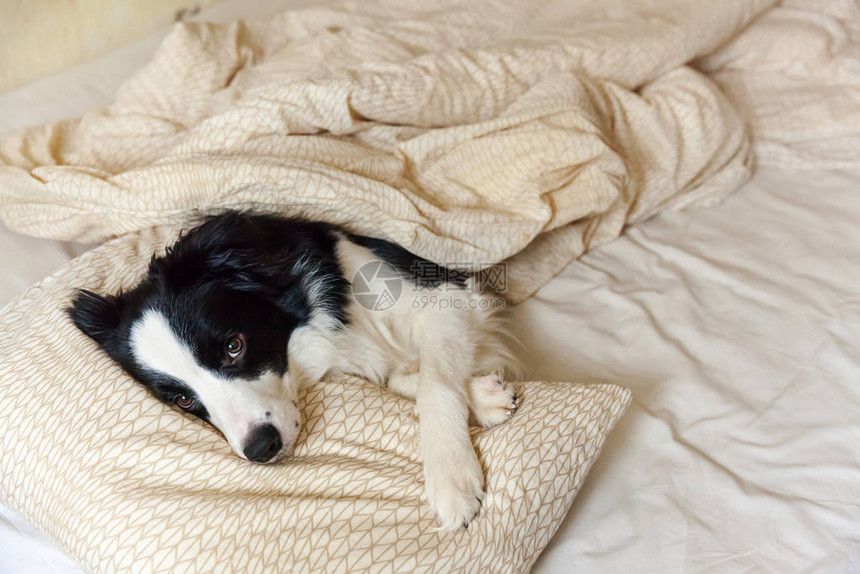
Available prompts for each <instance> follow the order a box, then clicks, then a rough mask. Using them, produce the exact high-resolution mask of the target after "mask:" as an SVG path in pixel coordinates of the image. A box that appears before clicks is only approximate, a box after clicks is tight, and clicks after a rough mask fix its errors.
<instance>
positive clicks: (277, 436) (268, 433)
mask: <svg viewBox="0 0 860 574" xmlns="http://www.w3.org/2000/svg"><path fill="white" fill-rule="evenodd" d="M283 446H284V443H283V441H281V433H279V432H278V429H276V428H275V426H274V425H270V424H264V425H260V426H258V427H257V428H255V429H254V430H253V431H251V436H250V437H248V440H247V441H246V442H245V448H244V449H243V450H242V452H243V453H244V454H245V457H246V458H247V459H248V460H250V461H251V462H268V461H270V460H272V457H274V456H275V455H276V454H278V453H279V452H280V451H281V447H283Z"/></svg>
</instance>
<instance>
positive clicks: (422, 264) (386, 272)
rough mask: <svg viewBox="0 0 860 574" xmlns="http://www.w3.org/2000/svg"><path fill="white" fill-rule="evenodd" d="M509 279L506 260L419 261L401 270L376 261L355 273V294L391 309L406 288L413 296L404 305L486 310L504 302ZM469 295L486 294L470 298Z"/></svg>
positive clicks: (370, 305) (372, 307) (365, 303)
mask: <svg viewBox="0 0 860 574" xmlns="http://www.w3.org/2000/svg"><path fill="white" fill-rule="evenodd" d="M507 282H508V274H507V267H506V265H505V263H461V262H458V263H448V264H445V265H438V264H436V263H433V262H430V261H427V260H416V261H415V262H413V264H412V266H411V267H410V268H409V269H408V270H405V271H399V272H398V270H397V269H396V268H395V267H394V266H393V265H391V264H389V263H386V262H385V261H380V260H373V261H369V262H367V263H365V264H364V265H362V266H361V267H359V268H358V270H357V271H356V272H355V275H353V277H352V295H353V297H354V298H355V301H356V302H357V303H358V304H359V305H361V306H362V307H364V308H365V309H367V310H369V311H385V310H388V309H391V308H392V307H394V305H396V304H397V302H398V301H399V300H400V299H401V298H402V296H403V290H404V289H406V290H407V291H411V293H410V294H409V295H408V296H409V297H411V299H408V300H406V301H404V302H403V304H405V305H410V306H411V307H412V308H413V309H423V308H431V309H448V308H453V309H480V310H487V309H497V308H499V307H498V305H503V304H504V302H503V299H502V298H501V297H498V296H499V295H502V294H503V293H506V292H507V287H508V285H507ZM404 286H405V287H404ZM410 287H411V289H410ZM469 294H472V295H475V294H477V295H486V297H471V298H470V296H469ZM494 296H495V298H494ZM410 301H411V303H410Z"/></svg>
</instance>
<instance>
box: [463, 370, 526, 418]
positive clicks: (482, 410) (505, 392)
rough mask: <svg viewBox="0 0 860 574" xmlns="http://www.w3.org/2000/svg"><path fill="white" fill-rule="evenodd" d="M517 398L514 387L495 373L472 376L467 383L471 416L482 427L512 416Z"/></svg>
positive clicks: (515, 409) (515, 408)
mask: <svg viewBox="0 0 860 574" xmlns="http://www.w3.org/2000/svg"><path fill="white" fill-rule="evenodd" d="M517 400H518V399H517V394H516V392H515V391H514V387H513V386H512V385H511V384H510V383H506V382H504V381H503V380H502V377H501V375H498V374H496V373H492V374H489V375H485V376H483V377H472V380H471V381H470V383H469V408H470V409H471V411H472V417H473V418H474V419H475V421H476V422H477V423H478V424H479V425H481V426H482V427H484V428H491V427H494V426H496V425H499V424H502V423H503V422H505V421H507V420H508V419H510V418H511V417H512V416H514V413H515V412H516V411H517Z"/></svg>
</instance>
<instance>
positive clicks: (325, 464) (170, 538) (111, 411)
mask: <svg viewBox="0 0 860 574" xmlns="http://www.w3.org/2000/svg"><path fill="white" fill-rule="evenodd" d="M173 237H175V231H174V230H169V229H161V230H152V231H147V232H143V233H141V234H138V235H134V236H127V237H124V238H120V239H117V240H113V241H111V242H109V243H107V244H105V245H104V246H102V247H99V248H97V249H95V250H93V251H91V252H90V253H87V254H85V255H83V256H81V257H79V258H78V259H76V260H74V261H72V262H71V263H69V264H68V265H66V267H64V268H63V269H61V270H60V271H59V272H57V273H56V274H54V275H53V276H52V277H50V278H48V279H46V280H44V281H42V282H41V283H40V284H38V285H36V286H34V287H32V288H30V289H29V290H28V291H26V292H25V293H24V294H23V295H22V296H21V297H19V298H18V299H17V300H16V301H14V302H13V303H12V304H10V305H9V306H8V307H6V308H5V310H4V311H3V316H2V319H0V342H2V344H0V499H2V501H3V502H5V503H7V504H9V505H11V506H12V507H14V508H16V509H18V510H19V511H20V512H21V513H22V514H23V515H24V516H26V517H27V518H29V519H30V520H31V521H32V522H33V523H34V524H36V526H38V527H39V528H40V529H42V530H43V531H44V532H46V533H47V534H48V535H49V536H51V537H52V538H53V539H55V540H56V541H57V542H58V543H59V544H60V545H61V546H62V547H63V548H65V549H66V550H67V551H68V552H69V553H70V554H71V555H72V556H73V557H75V558H76V559H77V560H79V561H80V562H81V564H82V565H83V566H84V568H85V569H87V570H90V571H94V572H110V573H114V572H134V573H142V572H207V573H208V572H216V571H218V572H221V571H223V572H241V573H243V574H244V573H255V572H309V571H326V572H356V571H364V570H367V571H374V572H377V571H387V572H390V571H398V572H414V571H419V570H420V571H431V570H432V571H437V572H452V571H459V570H463V571H468V572H526V571H528V569H529V568H530V567H531V565H532V564H533V563H534V561H535V559H536V558H537V556H538V554H539V553H540V552H541V550H542V549H543V548H544V546H545V545H546V544H547V543H548V542H549V540H550V538H551V537H552V535H553V533H554V532H555V530H556V528H557V527H558V526H559V524H560V522H561V520H562V518H563V517H564V515H565V514H566V512H567V510H568V509H569V507H570V504H571V502H572V500H573V498H574V496H575V495H576V492H577V490H578V489H579V487H580V486H581V484H582V481H583V479H584V478H585V475H586V473H587V472H588V469H589V468H590V466H591V464H592V463H593V462H594V460H595V459H596V457H597V455H598V453H599V452H600V449H601V447H602V446H603V443H604V440H605V438H606V433H608V432H609V430H610V429H611V428H612V427H613V425H614V424H615V422H616V421H617V420H618V418H619V417H620V416H621V414H622V412H623V411H624V409H625V407H626V406H627V404H628V402H629V400H630V393H629V392H628V391H627V390H625V389H622V388H620V387H617V386H614V385H591V386H584V385H575V384H570V383H544V382H534V383H518V384H517V385H516V386H517V388H518V391H519V392H520V394H521V396H522V404H521V407H520V409H519V411H518V412H517V414H516V416H514V417H513V419H512V420H511V421H510V422H508V423H506V424H504V425H501V426H498V427H496V428H494V429H492V430H480V429H477V428H476V429H474V430H473V439H474V442H475V445H476V448H477V451H478V455H479V457H480V459H481V461H482V463H483V465H484V470H485V473H486V477H487V493H488V496H487V499H486V501H485V502H484V506H483V510H482V511H481V514H480V515H479V517H478V518H477V519H476V520H475V521H474V522H473V523H472V525H471V526H470V527H469V529H468V530H467V531H461V532H454V533H439V532H436V531H435V527H436V524H435V521H434V519H433V516H432V514H431V513H430V511H429V509H428V507H427V506H426V505H425V504H424V503H423V502H422V500H421V495H422V491H423V485H422V473H421V464H420V461H419V459H418V455H417V453H418V449H417V429H418V426H417V422H416V418H415V414H414V412H413V407H412V404H411V403H410V402H409V401H407V400H405V399H402V398H399V397H397V396H395V395H393V394H390V393H388V392H387V391H385V390H382V389H380V388H379V387H376V386H373V385H370V384H367V383H365V382H363V381H361V380H348V381H333V382H323V383H321V384H319V385H316V386H314V387H312V388H311V389H309V390H308V391H307V392H306V393H305V394H304V395H303V398H302V409H303V412H304V414H305V417H306V422H305V427H304V430H303V432H302V435H301V436H300V437H299V442H298V444H297V448H296V455H295V457H294V458H292V459H290V460H289V461H288V462H286V463H284V464H281V465H276V466H259V465H252V464H249V463H248V462H246V461H244V460H241V459H240V458H239V457H237V456H236V455H235V454H233V453H232V451H231V450H230V448H229V446H228V445H227V443H226V442H225V441H224V440H223V439H222V438H221V437H220V436H219V435H218V434H217V432H216V431H215V430H214V429H213V428H211V427H209V426H207V425H205V424H203V423H201V422H200V421H198V420H196V419H194V418H191V417H188V416H185V415H183V414H181V413H179V412H177V411H174V410H171V409H169V408H168V407H166V406H164V405H163V404H162V403H160V402H159V401H157V400H156V399H154V398H151V397H150V396H149V395H148V394H147V392H146V391H145V390H144V389H143V388H142V387H140V386H138V385H137V384H134V383H133V382H132V380H131V379H130V378H129V377H128V376H127V375H125V374H124V373H123V371H121V370H120V369H119V367H117V366H116V365H114V364H113V363H112V362H111V360H110V359H108V357H107V356H105V355H104V354H103V353H101V352H100V351H98V350H97V349H96V347H95V344H94V343H93V342H92V341H90V340H89V339H87V338H86V337H85V336H84V335H83V334H81V333H80V332H78V331H77V330H76V329H75V328H74V327H73V326H72V324H71V323H70V322H69V320H68V319H67V318H66V316H65V314H64V312H63V307H65V306H66V305H67V304H68V302H69V297H70V295H71V292H72V289H73V288H75V287H86V288H89V289H94V290H96V291H114V290H116V289H118V288H120V287H121V286H129V285H131V284H133V283H134V282H135V280H136V279H137V277H138V276H139V275H140V274H141V273H142V272H143V269H144V267H145V263H146V261H147V260H148V258H149V256H150V254H151V253H152V250H153V249H154V248H156V247H160V246H162V245H163V244H164V243H165V242H166V241H169V240H171V239H172V238H173Z"/></svg>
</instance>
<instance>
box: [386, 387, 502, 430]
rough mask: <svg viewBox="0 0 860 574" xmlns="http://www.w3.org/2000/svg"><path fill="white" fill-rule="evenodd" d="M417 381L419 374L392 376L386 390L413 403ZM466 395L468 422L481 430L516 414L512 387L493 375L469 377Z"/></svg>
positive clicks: (498, 423)
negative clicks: (472, 422) (471, 419)
mask: <svg viewBox="0 0 860 574" xmlns="http://www.w3.org/2000/svg"><path fill="white" fill-rule="evenodd" d="M420 381H421V375H420V373H408V374H405V373H392V374H391V376H390V377H389V378H388V390H390V391H393V392H395V393H397V394H398V395H401V396H404V397H406V398H408V399H415V397H416V395H417V394H418V385H419V383H420ZM467 391H468V393H469V397H468V398H469V410H470V411H471V413H472V418H473V419H474V421H475V422H476V423H477V424H478V425H480V426H482V427H484V428H492V427H494V426H496V425H500V424H502V423H503V422H505V421H507V420H508V419H510V418H511V417H512V416H513V415H514V413H515V412H516V411H517V401H518V399H517V395H516V392H515V391H514V387H513V386H512V385H511V384H510V383H506V382H504V380H502V377H501V375H499V374H497V373H492V374H489V375H484V376H481V377H472V378H471V379H470V381H469V384H468V386H467Z"/></svg>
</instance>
